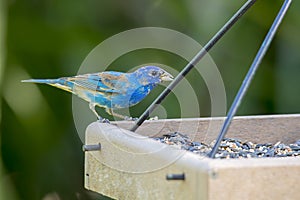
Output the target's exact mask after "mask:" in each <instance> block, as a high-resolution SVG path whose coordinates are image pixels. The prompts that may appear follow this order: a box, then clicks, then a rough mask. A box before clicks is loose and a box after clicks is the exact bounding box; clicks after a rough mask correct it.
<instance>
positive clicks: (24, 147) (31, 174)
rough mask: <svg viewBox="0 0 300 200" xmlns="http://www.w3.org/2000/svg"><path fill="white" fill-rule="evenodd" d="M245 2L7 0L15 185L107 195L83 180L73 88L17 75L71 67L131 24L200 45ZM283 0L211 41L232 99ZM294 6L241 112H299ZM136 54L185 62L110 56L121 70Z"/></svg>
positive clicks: (54, 195) (29, 190)
mask: <svg viewBox="0 0 300 200" xmlns="http://www.w3.org/2000/svg"><path fill="white" fill-rule="evenodd" d="M244 2H245V1H224V0H211V1H204V0H190V1H184V0H178V1H171V0H151V1H147V0H146V1H138V0H127V1H122V0H115V1H107V0H102V1H95V0H85V1H83V0H78V1H71V0H65V1H57V0H7V1H6V2H5V3H6V13H7V22H6V24H7V27H6V30H7V33H6V42H5V51H6V65H5V71H4V75H3V76H2V77H3V79H1V82H2V83H3V84H2V88H1V93H2V94H1V96H2V97H1V100H2V105H1V106H2V122H1V154H2V160H3V165H4V167H5V171H6V172H5V179H7V180H9V182H11V183H12V184H13V188H14V190H12V191H15V194H14V195H15V196H16V197H18V198H19V199H30V200H32V199H102V198H104V197H101V196H100V195H97V194H94V193H92V192H88V191H86V190H85V189H84V187H83V177H84V176H83V166H84V162H83V160H84V157H83V153H82V152H81V145H82V143H81V141H80V139H79V138H78V136H77V134H76V130H75V126H74V124H73V119H72V109H71V95H69V94H66V93H65V92H62V91H58V90H57V89H55V88H51V87H48V86H40V85H39V86H37V85H24V84H22V83H20V80H22V79H26V78H30V77H34V78H46V77H49V78H51V77H60V76H71V75H75V74H76V72H77V70H78V68H79V66H80V65H81V63H82V61H83V60H84V58H85V57H86V55H87V54H88V53H89V52H90V51H91V50H92V49H93V48H94V47H95V46H96V45H98V44H99V43H100V42H101V41H103V40H105V39H107V38H109V37H110V36H112V35H114V34H117V33H119V32H122V31H125V30H128V29H132V28H137V27H147V26H157V27H165V28H170V29H174V30H177V31H180V32H182V33H184V34H187V35H189V36H191V37H192V38H194V39H195V40H197V41H198V42H199V43H200V44H202V45H204V44H205V43H206V42H207V41H208V40H209V39H210V38H211V37H212V36H213V35H214V34H215V33H216V31H217V30H218V29H219V28H220V27H221V26H222V25H223V24H224V23H225V22H226V20H228V19H229V18H230V17H231V16H232V14H233V13H234V12H235V11H236V10H237V9H238V8H239V7H240V6H241V5H242V4H243V3H244ZM282 2H283V1H274V0H264V1H258V2H257V3H256V4H255V5H254V6H253V8H251V10H250V11H249V12H248V13H247V14H246V15H245V16H244V17H243V18H242V19H241V20H240V21H239V22H238V23H237V24H236V25H235V26H234V27H233V28H232V30H230V32H229V33H227V34H226V35H225V36H224V38H222V39H221V41H220V42H219V43H218V44H217V45H216V46H215V47H214V48H213V49H212V50H211V52H210V54H211V56H212V58H213V59H214V61H215V63H216V64H217V66H218V68H219V70H220V72H221V74H222V77H223V80H224V84H225V87H226V94H227V100H228V104H229V105H228V106H230V104H231V102H232V100H233V98H234V96H235V94H236V92H237V90H238V88H239V86H240V84H241V82H242V79H243V78H244V76H245V74H246V72H247V70H248V68H249V66H250V64H251V62H252V60H253V58H254V56H255V53H256V52H257V50H258V48H259V45H260V43H261V42H262V40H263V38H264V36H265V34H266V32H267V30H268V28H269V27H270V25H271V23H272V20H273V19H274V17H275V15H276V12H278V10H279V7H280V6H281V4H282ZM299 10H300V2H299V1H294V2H293V3H292V6H291V8H290V10H289V11H288V14H287V16H286V18H285V19H284V21H283V24H282V25H281V27H280V30H279V32H278V33H277V35H276V38H275V40H274V41H273V43H272V45H271V48H270V49H269V51H268V53H267V55H266V57H265V59H264V61H263V63H262V64H261V66H260V69H259V70H258V72H257V75H256V77H255V79H254V81H253V84H252V85H251V87H250V90H249V92H248V94H247V95H246V97H245V100H244V102H243V103H242V105H241V107H240V109H239V112H238V114H239V115H252V114H274V113H299V112H300V105H299V102H300V90H299V84H300V79H299V75H300V67H299V66H300V59H299V57H298V54H299V52H300V49H299V48H300V38H299V35H300V18H299ZM0 31H3V30H0ZM120 45H122V44H120ZM129 58H130V59H129ZM142 61H144V63H147V62H156V63H165V64H167V65H169V66H174V68H176V69H178V70H179V69H181V68H183V67H184V65H185V64H186V62H185V61H182V60H180V59H178V58H176V56H174V55H170V54H168V53H166V52H161V51H154V50H148V51H144V52H137V53H136V54H135V55H133V56H131V57H128V58H127V57H124V58H122V57H121V58H120V59H118V60H116V61H115V62H114V63H113V64H114V69H117V70H120V71H122V70H124V69H125V68H126V69H128V68H130V67H131V66H132V65H133V64H137V65H138V64H141V62H142ZM188 78H189V80H190V82H191V84H192V85H193V87H194V88H196V89H197V90H199V93H197V96H198V98H199V101H200V109H201V116H202V115H203V116H209V114H210V110H209V103H210V102H209V97H208V96H209V95H208V92H207V89H206V88H205V85H204V84H203V83H201V81H200V80H198V78H197V77H195V76H193V74H189V75H188ZM159 91H161V89H157V91H156V92H154V93H153V94H151V95H150V97H149V98H147V99H146V100H145V101H144V102H143V103H141V104H139V105H137V107H134V108H133V109H132V115H133V116H137V115H138V114H140V113H141V112H142V111H143V109H145V108H146V106H147V105H149V104H150V103H151V100H153V99H154V98H155V96H157V94H158V92H159ZM177 104H178V102H176V99H175V98H172V97H170V98H167V99H166V102H164V106H165V107H166V108H167V110H170V114H169V116H168V117H178V116H180V113H178V112H176V109H174V108H175V107H176V106H177ZM172 110H175V111H172ZM191 117H195V116H191ZM1 181H2V180H1Z"/></svg>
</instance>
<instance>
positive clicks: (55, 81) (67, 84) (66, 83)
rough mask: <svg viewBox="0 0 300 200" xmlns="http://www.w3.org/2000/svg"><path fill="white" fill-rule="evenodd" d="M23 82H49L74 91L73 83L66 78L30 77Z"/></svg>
mask: <svg viewBox="0 0 300 200" xmlns="http://www.w3.org/2000/svg"><path fill="white" fill-rule="evenodd" d="M21 82H22V83H41V84H48V85H51V86H54V87H57V88H60V89H62V90H66V91H68V92H72V89H73V85H74V84H73V83H72V82H70V81H68V80H67V79H66V78H57V79H29V80H22V81H21Z"/></svg>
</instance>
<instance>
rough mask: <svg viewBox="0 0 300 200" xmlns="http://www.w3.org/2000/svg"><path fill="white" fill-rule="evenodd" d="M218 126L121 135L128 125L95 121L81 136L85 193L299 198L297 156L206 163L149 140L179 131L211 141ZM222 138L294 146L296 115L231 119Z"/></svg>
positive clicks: (188, 123) (191, 122) (203, 122)
mask: <svg viewBox="0 0 300 200" xmlns="http://www.w3.org/2000/svg"><path fill="white" fill-rule="evenodd" d="M223 121H224V118H197V119H172V120H157V121H146V122H145V123H144V124H143V126H141V127H140V129H139V130H138V131H137V132H138V134H137V133H134V132H131V131H128V130H125V129H123V128H126V129H127V128H128V127H131V126H132V124H133V122H116V124H115V125H113V124H104V123H98V122H94V123H92V124H90V125H89V126H88V128H87V130H86V145H85V147H89V145H92V147H93V148H92V149H90V150H89V151H86V153H85V188H87V189H89V190H92V191H95V192H98V193H100V194H103V195H106V196H109V197H112V198H115V199H210V200H211V199H243V198H246V199H247V198H250V197H251V198H253V199H298V198H299V197H300V187H299V186H298V185H299V184H298V182H299V180H298V179H299V176H300V158H299V157H284V158H248V159H245V158H244V159H211V158H208V157H203V156H200V155H196V154H194V153H191V152H188V151H185V150H181V149H178V148H174V147H173V146H170V145H167V144H163V143H160V142H158V141H155V140H154V139H152V138H150V137H148V136H149V135H151V136H155V137H158V136H162V135H163V134H166V133H170V132H174V131H178V130H180V132H182V133H185V134H187V135H188V136H190V137H191V138H194V139H193V140H194V141H207V142H211V141H213V140H214V139H215V135H210V134H207V133H208V131H209V133H214V132H216V133H217V132H218V131H219V129H220V126H221V125H222V123H223ZM212 124H213V125H212ZM121 127H122V128H121ZM195 128H196V129H195ZM195 131H196V132H195ZM227 137H230V138H238V139H241V140H248V141H252V142H257V143H276V142H278V141H281V142H282V143H285V144H289V143H293V142H295V141H297V140H299V139H300V115H273V116H245V117H235V118H234V119H233V121H232V124H231V126H230V128H229V130H228V133H227ZM99 143H100V144H101V146H99ZM93 145H94V146H93ZM97 145H98V147H99V148H95V147H96V146H97ZM100 147H101V149H100ZM99 149H100V150H99Z"/></svg>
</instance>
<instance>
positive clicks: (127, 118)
mask: <svg viewBox="0 0 300 200" xmlns="http://www.w3.org/2000/svg"><path fill="white" fill-rule="evenodd" d="M105 111H106V112H107V113H108V114H110V115H112V116H114V117H118V118H121V119H123V120H127V121H135V120H136V119H137V118H133V117H129V116H126V115H121V114H119V113H116V112H114V111H113V109H111V108H107V109H106V110H105Z"/></svg>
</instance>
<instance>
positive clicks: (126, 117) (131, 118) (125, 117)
mask: <svg viewBox="0 0 300 200" xmlns="http://www.w3.org/2000/svg"><path fill="white" fill-rule="evenodd" d="M138 119H139V118H137V117H129V116H124V121H137V120H138Z"/></svg>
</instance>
